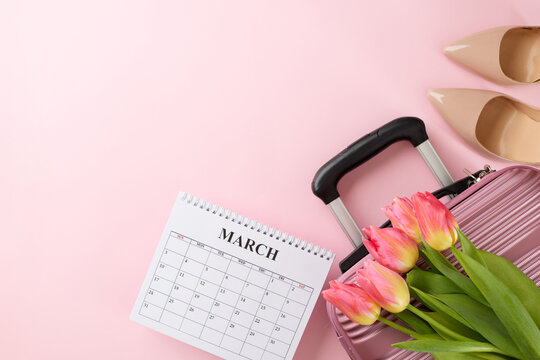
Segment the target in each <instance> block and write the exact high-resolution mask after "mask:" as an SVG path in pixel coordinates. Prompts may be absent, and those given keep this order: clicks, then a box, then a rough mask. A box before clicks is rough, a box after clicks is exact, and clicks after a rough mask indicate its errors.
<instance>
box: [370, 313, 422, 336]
mask: <svg viewBox="0 0 540 360" xmlns="http://www.w3.org/2000/svg"><path fill="white" fill-rule="evenodd" d="M377 320H379V321H380V322H382V323H383V324H386V325H388V326H390V327H393V328H394V329H396V330H399V331H401V332H402V333H405V334H407V335H409V336H410V337H413V338H415V339H419V338H421V337H422V336H420V334H418V333H416V332H414V331H412V330H410V329H407V328H406V327H404V326H401V325H398V324H396V323H395V322H393V321H390V320H388V319H386V318H384V317H383V316H379V318H378V319H377Z"/></svg>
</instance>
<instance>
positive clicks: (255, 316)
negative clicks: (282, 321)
mask: <svg viewBox="0 0 540 360" xmlns="http://www.w3.org/2000/svg"><path fill="white" fill-rule="evenodd" d="M180 286H181V285H180ZM181 287H183V286H181ZM152 291H154V292H158V293H160V294H163V295H167V294H165V293H163V292H161V291H159V290H154V289H152ZM203 296H205V295H203ZM170 297H171V298H173V299H174V300H175V301H180V302H181V303H184V304H186V305H190V306H192V307H194V308H197V309H198V310H202V311H206V310H205V309H203V308H201V307H199V306H197V305H193V304H190V303H187V302H185V301H183V300H180V299H177V298H175V297H174V296H170ZM248 299H250V300H253V299H251V298H248ZM145 301H146V302H148V303H149V304H152V305H154V306H159V305H157V304H154V303H152V302H151V301H148V300H145ZM214 301H215V299H214ZM253 301H255V300H253ZM225 305H227V304H225ZM265 305H266V304H265ZM229 306H230V305H229ZM266 306H269V305H266ZM231 307H232V306H231ZM269 307H271V306H269ZM272 309H276V310H278V309H277V308H275V307H272ZM167 311H169V310H167ZM242 311H244V312H246V313H248V314H250V315H253V316H254V318H260V317H259V316H257V314H253V313H250V312H248V311H246V310H242ZM171 312H172V311H171ZM280 312H282V313H285V314H287V315H289V316H294V317H295V318H298V316H295V315H291V314H289V313H288V312H285V311H283V310H280ZM173 313H174V312H173ZM174 314H177V313H174ZM177 315H179V316H181V315H180V314H177ZM212 315H214V316H217V317H218V318H220V319H223V320H227V321H230V320H229V319H227V318H224V317H223V316H220V315H216V314H212ZM254 320H255V319H254ZM263 320H265V319H263ZM265 321H268V320H265ZM280 327H282V328H284V329H287V330H290V331H295V330H294V329H291V328H289V327H287V326H283V325H280ZM231 336H232V335H231ZM269 336H271V335H269ZM238 340H240V339H238Z"/></svg>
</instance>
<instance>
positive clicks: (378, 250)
mask: <svg viewBox="0 0 540 360" xmlns="http://www.w3.org/2000/svg"><path fill="white" fill-rule="evenodd" d="M362 232H363V233H364V235H366V236H367V238H363V239H362V241H363V242H364V245H365V247H366V248H367V249H368V251H369V253H370V254H371V256H373V258H374V259H375V260H376V261H378V262H379V264H381V265H384V266H386V267H387V268H389V269H391V270H394V271H396V272H398V273H406V272H407V271H409V270H411V269H412V268H413V266H414V265H415V264H416V261H417V260H418V245H416V243H415V242H414V240H413V239H411V238H410V237H409V236H407V234H405V233H404V232H403V231H401V230H399V229H395V228H383V229H379V228H377V227H374V226H371V227H370V228H369V229H368V228H363V229H362Z"/></svg>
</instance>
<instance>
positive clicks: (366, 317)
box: [322, 280, 381, 325]
mask: <svg viewBox="0 0 540 360" xmlns="http://www.w3.org/2000/svg"><path fill="white" fill-rule="evenodd" d="M322 295H323V297H324V298H325V300H326V301H328V302H329V303H331V304H332V305H334V306H335V307H337V308H338V309H339V310H341V312H342V313H343V314H345V315H346V316H347V317H348V318H349V319H351V320H352V321H354V322H356V323H358V324H361V325H371V324H373V323H374V322H375V321H376V320H377V318H378V317H379V314H380V312H381V307H380V306H379V305H377V303H375V302H374V301H373V299H372V298H371V297H370V296H369V295H368V294H367V293H366V292H365V291H364V290H362V289H360V288H359V287H358V286H356V285H354V284H342V283H340V282H338V281H335V280H333V281H330V289H327V290H324V291H323V292H322Z"/></svg>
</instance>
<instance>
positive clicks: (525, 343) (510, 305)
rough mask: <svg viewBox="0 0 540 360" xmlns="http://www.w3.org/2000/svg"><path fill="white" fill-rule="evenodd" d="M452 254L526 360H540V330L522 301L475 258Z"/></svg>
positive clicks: (456, 251)
mask: <svg viewBox="0 0 540 360" xmlns="http://www.w3.org/2000/svg"><path fill="white" fill-rule="evenodd" d="M452 253H454V256H455V257H456V258H457V259H458V261H459V263H460V264H461V265H462V266H463V268H464V269H465V271H467V274H469V277H470V278H471V279H472V280H473V281H474V283H475V284H476V286H477V287H478V289H480V291H481V292H482V294H483V295H484V296H485V298H486V300H487V301H488V302H489V304H490V305H491V308H492V309H493V311H494V312H495V314H496V315H497V317H498V318H499V320H500V321H501V322H502V323H503V325H504V326H505V328H506V330H507V331H508V333H509V334H510V337H511V338H512V339H513V340H514V343H515V344H516V345H517V347H518V349H519V350H520V352H521V354H522V357H523V358H525V359H531V360H532V359H540V330H539V329H538V327H537V326H536V324H535V322H534V320H533V319H532V317H531V316H530V315H529V313H528V311H527V309H526V308H525V307H524V306H523V304H522V303H521V301H520V300H519V298H518V297H517V296H516V295H515V294H514V292H513V291H511V290H510V288H508V286H506V285H505V284H504V283H503V282H502V281H500V280H499V279H498V277H497V276H496V275H495V274H493V273H491V272H490V270H488V269H487V268H486V267H484V266H482V265H481V264H480V263H478V262H477V261H476V260H474V259H473V258H472V257H470V256H469V255H467V254H464V253H462V252H461V251H458V250H456V249H452Z"/></svg>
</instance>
